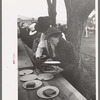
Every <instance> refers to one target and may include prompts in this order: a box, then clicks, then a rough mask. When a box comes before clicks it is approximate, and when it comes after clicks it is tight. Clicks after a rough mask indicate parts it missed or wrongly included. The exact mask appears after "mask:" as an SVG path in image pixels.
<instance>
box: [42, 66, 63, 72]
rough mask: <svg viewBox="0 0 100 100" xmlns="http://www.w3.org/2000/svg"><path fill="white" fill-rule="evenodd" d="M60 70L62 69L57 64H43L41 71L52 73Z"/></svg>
mask: <svg viewBox="0 0 100 100" xmlns="http://www.w3.org/2000/svg"><path fill="white" fill-rule="evenodd" d="M62 70H63V69H62V68H60V67H59V66H57V65H44V66H43V68H42V71H43V72H47V73H54V72H58V71H62Z"/></svg>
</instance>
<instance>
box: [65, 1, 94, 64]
mask: <svg viewBox="0 0 100 100" xmlns="http://www.w3.org/2000/svg"><path fill="white" fill-rule="evenodd" d="M64 2H65V7H66V13H67V29H68V31H67V33H66V38H67V39H68V40H69V41H71V42H72V44H73V46H74V49H75V51H76V55H77V58H78V60H79V62H80V45H81V38H82V33H83V26H84V21H85V20H86V19H87V18H88V16H89V14H90V13H91V12H92V10H93V9H94V7H95V0H64ZM79 64H80V63H79Z"/></svg>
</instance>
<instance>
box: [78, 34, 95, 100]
mask: <svg viewBox="0 0 100 100" xmlns="http://www.w3.org/2000/svg"><path fill="white" fill-rule="evenodd" d="M95 49H96V46H95V35H94V34H93V33H90V34H89V37H88V38H85V37H83V38H82V44H81V57H82V69H81V70H80V73H81V76H80V80H79V82H78V84H77V87H76V88H77V89H78V90H79V91H80V92H81V93H82V94H83V95H84V96H85V97H86V98H87V99H88V100H95V94H96V90H95V88H96V83H95V82H96V78H95V76H96V75H95V73H96V72H95V71H96V69H95V68H96V66H95V58H96V56H95ZM90 98H91V99H90Z"/></svg>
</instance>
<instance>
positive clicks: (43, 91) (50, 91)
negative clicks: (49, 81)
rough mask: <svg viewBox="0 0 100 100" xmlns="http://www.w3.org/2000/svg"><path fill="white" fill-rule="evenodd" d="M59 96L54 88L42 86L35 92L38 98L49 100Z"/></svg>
mask: <svg viewBox="0 0 100 100" xmlns="http://www.w3.org/2000/svg"><path fill="white" fill-rule="evenodd" d="M58 94H59V89H58V88H57V87H55V86H44V87H42V88H40V89H39V90H38V91H37V95H38V96H39V97H40V98H44V99H51V98H54V97H56V96H57V95H58Z"/></svg>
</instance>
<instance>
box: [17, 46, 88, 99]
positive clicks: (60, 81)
mask: <svg viewBox="0 0 100 100" xmlns="http://www.w3.org/2000/svg"><path fill="white" fill-rule="evenodd" d="M21 45H22V44H21ZM24 54H25V55H24ZM20 55H21V56H22V55H23V56H25V57H26V59H23V60H22V59H20V57H18V65H19V66H20V67H22V66H23V67H24V66H25V62H27V63H28V64H27V67H28V66H29V67H30V65H31V66H32V63H31V60H30V59H29V58H28V56H26V51H25V49H24V51H23V52H20V54H19V56H20ZM29 60H30V61H29ZM21 61H22V63H21ZM27 67H26V66H25V68H27ZM19 78H20V76H19V75H18V100H45V99H41V98H39V97H38V96H37V90H38V89H39V88H40V87H39V88H38V89H35V90H26V89H24V88H23V87H22V85H23V82H21V81H20V80H19ZM42 82H43V85H42V86H41V87H43V86H47V85H52V86H56V87H58V88H59V90H60V93H59V95H58V96H57V97H55V98H53V99H49V100H86V98H85V97H84V96H83V95H82V94H81V93H79V92H78V91H77V90H76V89H75V88H74V87H73V86H72V85H71V84H70V83H69V82H68V81H67V80H66V79H65V78H63V77H62V76H61V75H60V74H58V75H55V77H54V78H53V79H52V80H49V81H42Z"/></svg>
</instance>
